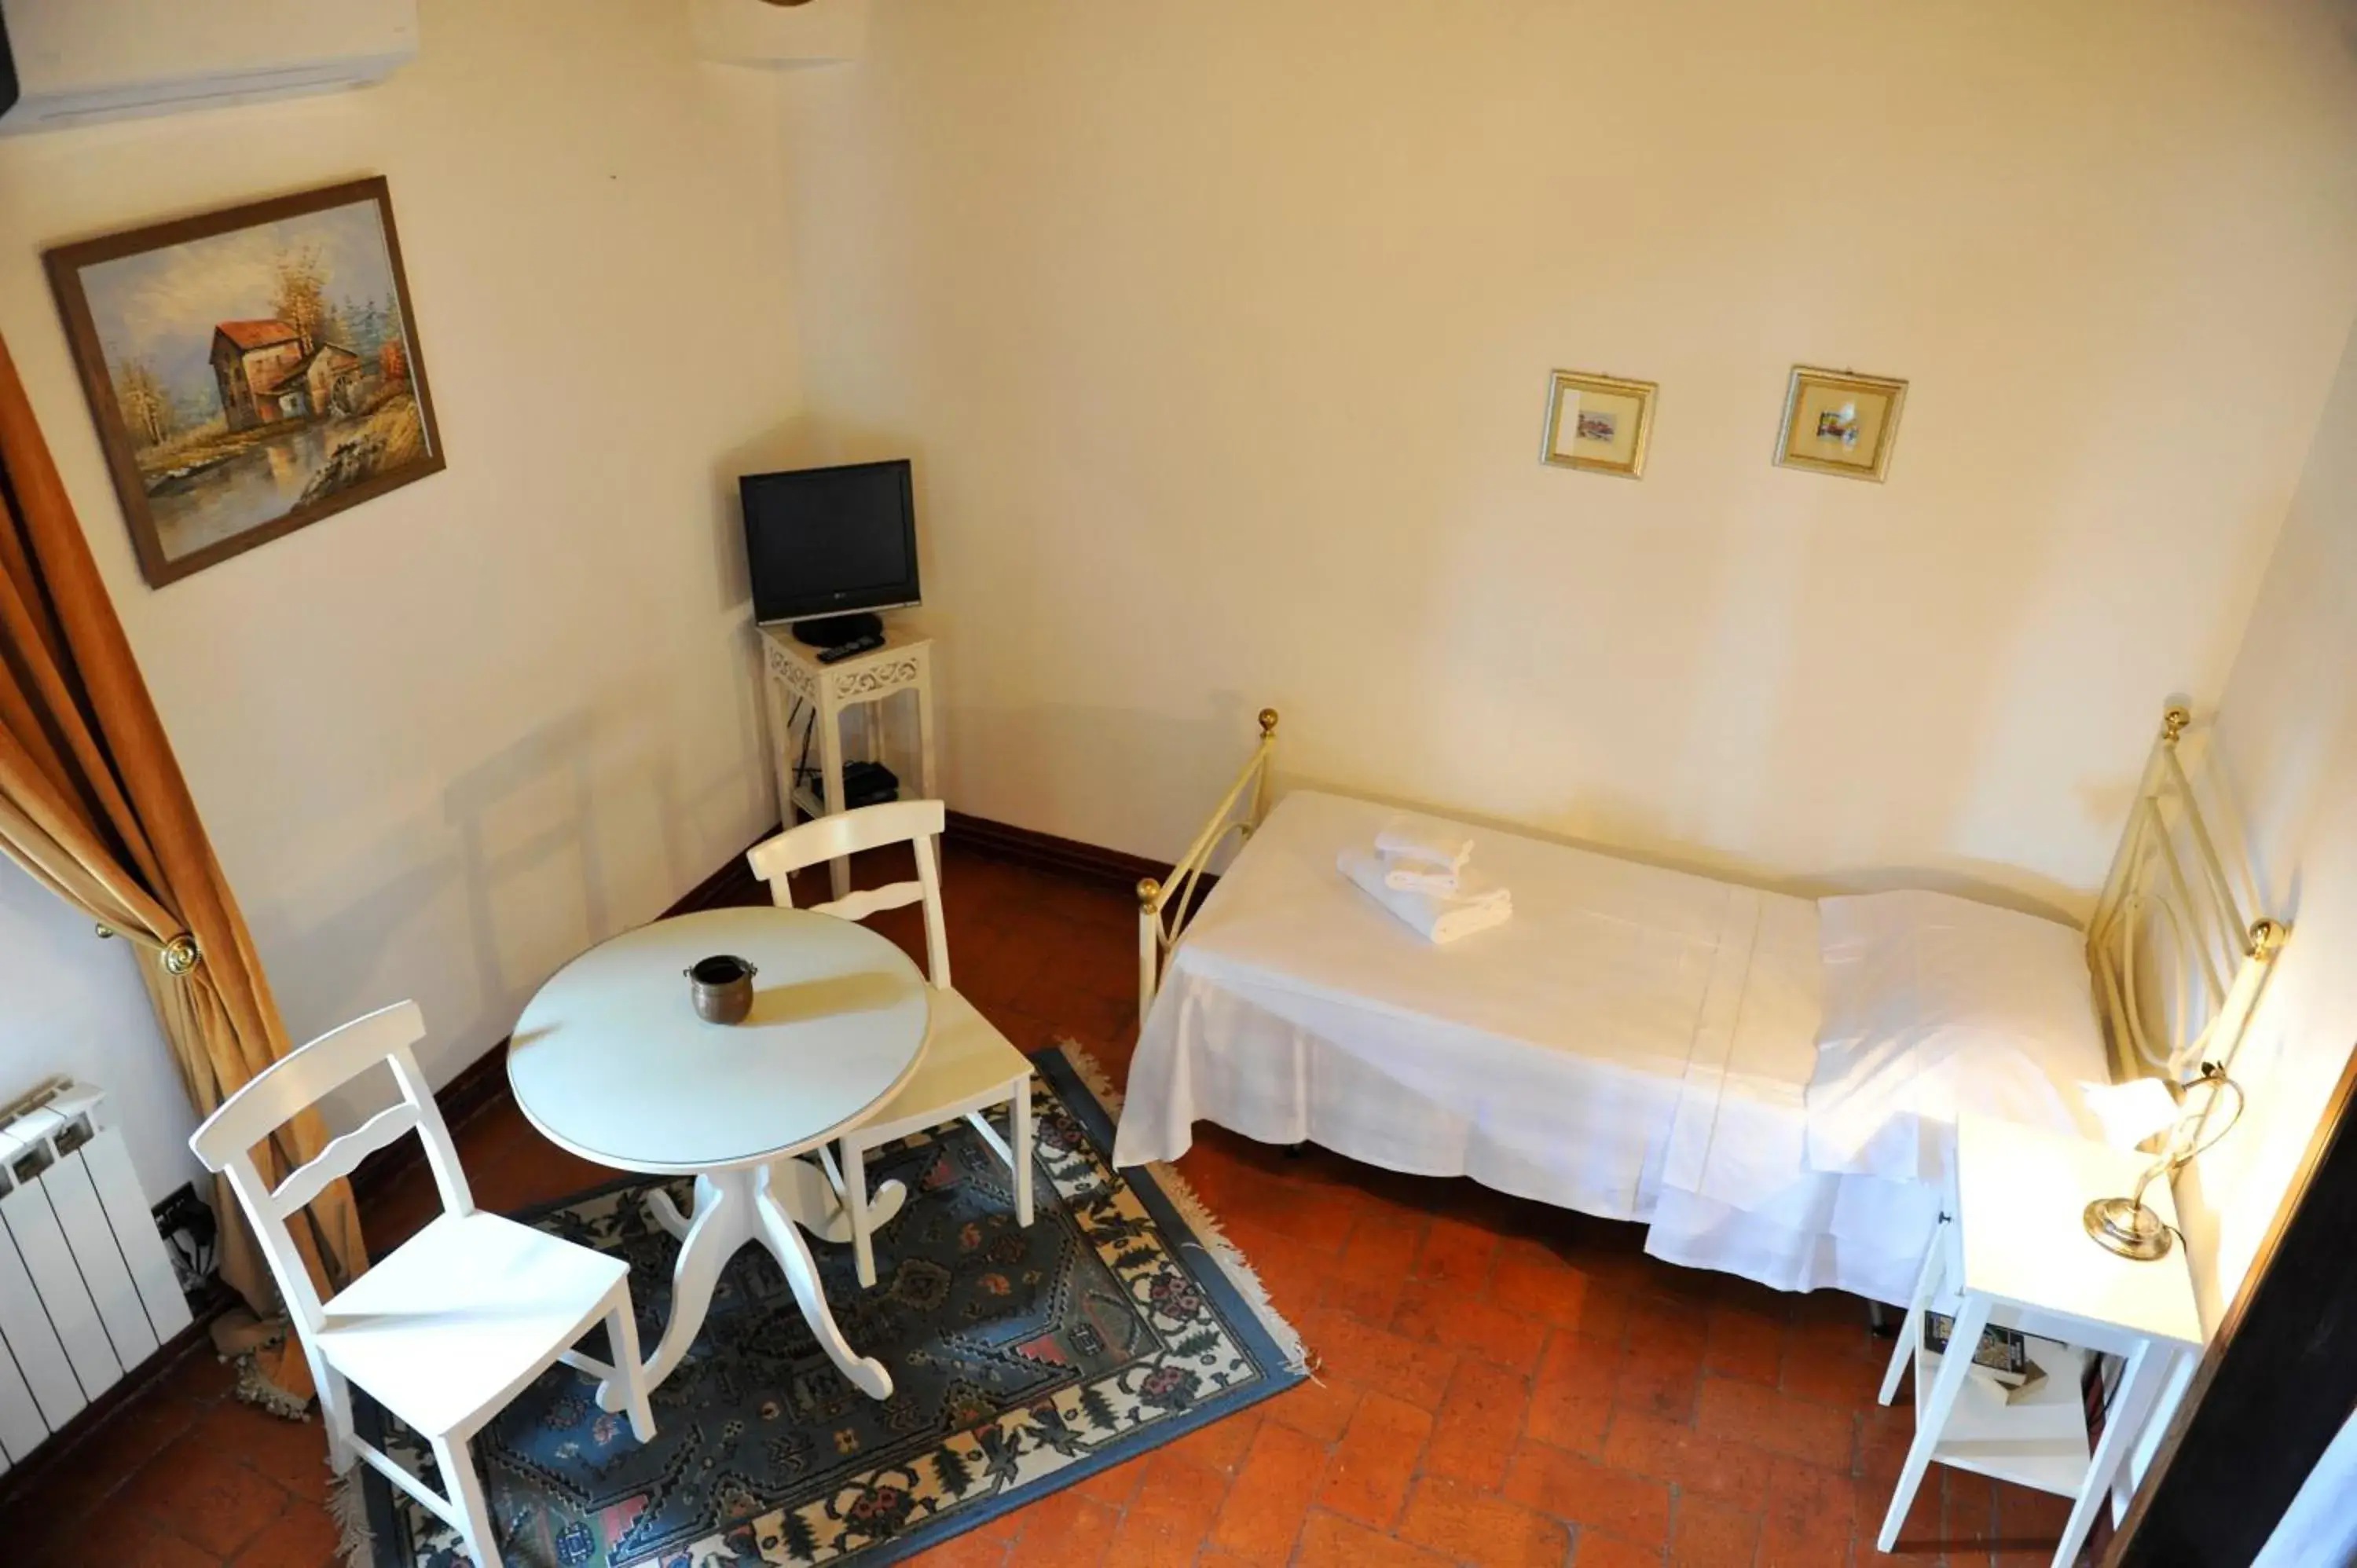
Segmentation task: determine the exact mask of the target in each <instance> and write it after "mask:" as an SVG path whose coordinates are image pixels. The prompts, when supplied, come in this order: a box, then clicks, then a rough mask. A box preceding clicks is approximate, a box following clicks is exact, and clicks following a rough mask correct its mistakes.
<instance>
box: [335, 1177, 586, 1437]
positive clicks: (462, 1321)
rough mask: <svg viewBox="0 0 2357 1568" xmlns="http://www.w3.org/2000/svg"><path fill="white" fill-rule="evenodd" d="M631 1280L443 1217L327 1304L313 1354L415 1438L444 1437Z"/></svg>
mask: <svg viewBox="0 0 2357 1568" xmlns="http://www.w3.org/2000/svg"><path fill="white" fill-rule="evenodd" d="M629 1273H630V1265H629V1264H628V1263H626V1262H623V1261H622V1260H621V1259H619V1258H614V1257H608V1256H607V1255H606V1254H605V1253H602V1252H593V1251H590V1250H589V1249H587V1247H576V1246H575V1245H574V1244H573V1243H572V1242H570V1241H563V1240H558V1239H557V1238H555V1237H554V1236H550V1235H547V1234H545V1233H544V1232H542V1231H539V1230H533V1229H532V1228H531V1227H530V1226H527V1225H519V1224H517V1223H516V1222H515V1221H514V1220H512V1219H501V1218H500V1216H498V1215H496V1214H468V1215H454V1214H444V1215H442V1216H441V1217H440V1218H439V1219H436V1220H435V1221H434V1222H433V1223H432V1224H430V1225H428V1226H427V1227H426V1228H425V1230H421V1231H419V1232H418V1233H417V1234H416V1235H414V1236H413V1237H411V1238H410V1239H409V1240H406V1241H404V1242H403V1243H402V1244H401V1246H400V1247H399V1248H397V1249H396V1250H395V1251H393V1254H392V1255H391V1256H390V1257H387V1258H386V1259H384V1260H383V1261H382V1262H379V1263H377V1264H376V1265H375V1266H374V1267H372V1268H371V1269H370V1270H369V1272H368V1273H365V1274H362V1275H361V1277H360V1278H359V1279H357V1280H354V1281H353V1282H352V1283H351V1285H350V1287H349V1288H348V1289H346V1290H345V1291H343V1292H342V1294H339V1295H338V1296H336V1297H335V1298H334V1299H333V1300H331V1301H329V1302H328V1303H327V1304H326V1308H325V1314H326V1321H325V1323H324V1324H323V1326H321V1328H320V1331H319V1336H318V1344H319V1350H320V1353H321V1354H322V1355H324V1356H325V1357H326V1358H327V1359H328V1362H329V1364H331V1365H333V1366H334V1367H335V1368H337V1369H339V1371H341V1372H342V1373H343V1374H344V1375H345V1376H346V1377H348V1378H350V1379H351V1380H352V1381H354V1382H355V1383H358V1384H359V1385H360V1386H361V1387H362V1388H364V1389H366V1390H367V1391H369V1392H370V1393H371V1395H373V1396H374V1397H375V1398H376V1400H377V1401H378V1402H379V1403H381V1404H382V1405H384V1406H385V1407H386V1408H387V1409H389V1410H391V1411H392V1412H393V1413H394V1414H395V1415H397V1416H399V1417H401V1419H402V1420H403V1421H404V1422H406V1423H408V1424H409V1425H410V1427H411V1428H412V1429H414V1431H416V1432H417V1433H419V1434H421V1435H424V1436H426V1437H439V1436H443V1435H445V1434H449V1433H451V1432H453V1431H456V1430H457V1428H458V1427H459V1425H460V1424H461V1423H465V1422H467V1421H468V1420H469V1419H471V1418H473V1417H475V1416H477V1415H479V1414H480V1413H483V1412H490V1411H496V1410H498V1409H499V1408H500V1406H501V1405H503V1404H505V1403H506V1402H507V1400H508V1397H509V1396H510V1395H511V1393H513V1392H514V1391H516V1390H517V1389H519V1388H521V1387H522V1385H523V1384H524V1382H526V1381H527V1380H530V1379H531V1378H532V1377H533V1375H534V1374H535V1373H537V1372H538V1371H539V1369H541V1367H542V1366H544V1364H545V1363H547V1362H548V1361H549V1360H550V1359H551V1358H552V1357H553V1356H554V1353H555V1352H556V1351H557V1350H560V1349H564V1348H569V1347H570V1346H571V1345H572V1344H573V1342H574V1341H575V1340H576V1339H577V1338H579V1337H581V1336H582V1335H584V1334H586V1333H587V1332H588V1328H589V1325H590V1324H591V1323H592V1322H594V1321H595V1320H596V1319H597V1316H598V1315H599V1311H600V1308H601V1305H602V1304H603V1303H604V1302H605V1300H606V1297H607V1296H608V1294H609V1293H610V1292H612V1290H613V1288H614V1287H615V1285H616V1284H618V1283H620V1282H621V1281H622V1280H623V1279H624V1278H626V1277H627V1276H628V1275H629Z"/></svg>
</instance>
